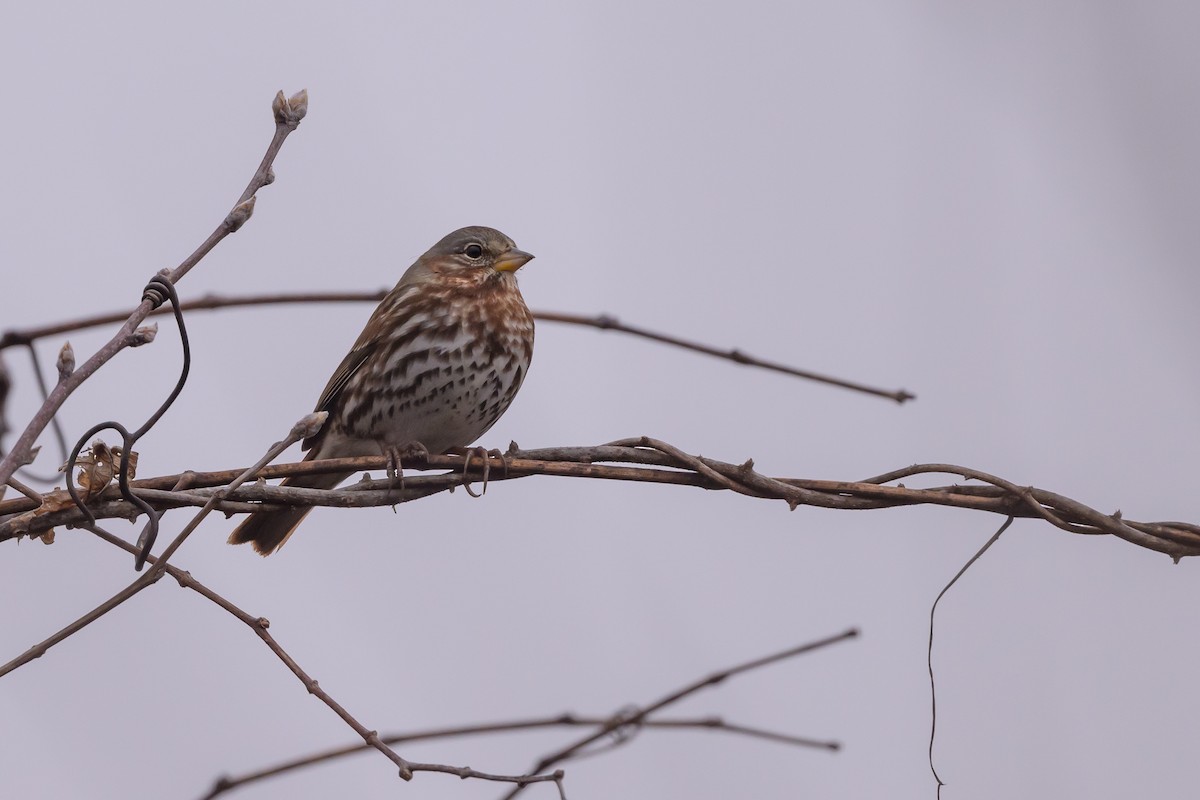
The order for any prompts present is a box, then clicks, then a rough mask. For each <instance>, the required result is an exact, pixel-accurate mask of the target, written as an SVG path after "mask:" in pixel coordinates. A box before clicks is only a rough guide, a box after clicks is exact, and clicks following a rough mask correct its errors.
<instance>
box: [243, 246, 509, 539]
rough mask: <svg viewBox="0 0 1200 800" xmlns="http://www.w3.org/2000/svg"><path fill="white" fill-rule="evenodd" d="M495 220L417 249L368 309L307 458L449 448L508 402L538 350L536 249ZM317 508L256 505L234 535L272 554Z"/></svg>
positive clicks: (315, 482)
mask: <svg viewBox="0 0 1200 800" xmlns="http://www.w3.org/2000/svg"><path fill="white" fill-rule="evenodd" d="M532 258H533V256H531V255H530V254H529V253H525V252H522V251H521V250H518V249H517V246H516V245H515V244H514V243H513V240H512V239H510V238H508V237H507V236H505V235H504V234H503V233H501V232H500V231H497V230H494V229H492V228H483V227H470V228H462V229H460V230H457V231H454V232H453V233H451V234H450V235H449V236H447V237H446V238H444V239H442V240H441V241H440V242H438V243H437V244H435V245H434V246H433V247H431V248H430V249H429V251H428V252H427V253H425V255H423V256H421V257H420V258H418V259H417V261H416V263H414V264H413V265H412V266H411V267H409V268H408V270H407V271H406V272H405V273H404V276H403V277H402V278H400V282H399V283H397V284H396V287H395V288H394V289H392V291H391V292H389V293H388V295H387V297H385V298H383V301H382V302H381V303H380V304H379V307H378V308H376V309H375V312H374V313H373V314H371V318H370V319H369V320H367V325H366V327H365V328H363V332H362V333H361V334H360V335H359V337H358V341H356V342H355V343H354V346H353V347H352V348H351V349H350V353H349V354H348V355H347V356H346V357H345V358H344V359H342V363H341V364H340V365H339V366H338V368H337V369H336V370H335V371H334V373H333V377H332V378H330V379H329V383H328V385H326V387H325V391H324V392H322V393H321V399H320V400H318V401H317V409H316V410H317V411H327V412H329V418H328V420H327V421H326V423H325V426H324V427H323V428H322V429H321V431H320V432H319V433H317V434H316V435H315V436H312V437H310V438H308V439H305V440H304V444H303V447H304V449H305V450H307V451H308V452H307V455H305V457H304V460H305V461H313V460H316V459H322V458H348V457H352V456H367V455H378V454H379V453H380V452H383V453H384V454H386V455H387V456H388V462H389V466H390V467H396V468H398V467H399V466H400V465H399V461H400V458H401V454H403V453H405V452H412V451H413V450H416V451H417V452H420V451H422V450H424V451H426V452H429V453H442V452H445V451H447V450H450V449H453V448H463V447H466V446H467V445H470V444H472V443H473V442H474V441H475V440H476V439H478V438H479V437H480V436H482V435H483V434H484V433H486V432H487V430H488V429H489V428H491V427H492V425H493V424H495V422H496V420H498V419H499V418H500V415H501V414H503V413H504V412H505V410H506V409H507V408H508V406H509V404H510V403H512V400H513V397H515V396H516V394H517V390H518V389H520V388H521V382H522V381H523V380H524V379H525V374H526V372H528V370H529V362H530V359H531V358H532V357H533V315H532V314H530V313H529V309H528V307H526V305H525V300H524V299H523V298H522V297H521V292H520V290H519V289H518V288H517V277H516V271H517V270H518V269H520V268H521V267H522V266H524V265H525V264H526V263H527V262H528V261H529V260H530V259H532ZM350 474H351V473H349V472H347V473H344V474H333V475H305V476H297V477H292V478H288V479H286V480H285V481H284V482H283V485H284V486H299V487H307V488H316V489H332V488H333V487H334V486H337V485H338V484H339V483H341V482H342V481H343V480H345V479H346V478H347V477H349V475H350ZM309 511H310V508H308V507H304V506H292V507H288V508H283V509H281V510H278V511H256V512H254V513H252V514H251V515H250V516H249V517H247V518H246V519H245V520H243V521H242V523H241V524H240V525H238V527H237V528H236V529H234V531H233V534H232V535H230V537H229V542H230V544H244V543H246V542H249V543H251V544H253V545H254V549H255V550H256V551H258V552H259V553H260V554H261V555H264V556H265V555H270V554H271V553H273V552H274V551H275V550H277V549H279V547H280V546H281V545H283V543H284V542H285V541H287V538H288V537H289V536H291V535H292V532H293V531H294V530H295V529H296V526H297V525H299V524H300V521H301V520H302V519H304V517H305V516H306V515H307V514H308V512H309Z"/></svg>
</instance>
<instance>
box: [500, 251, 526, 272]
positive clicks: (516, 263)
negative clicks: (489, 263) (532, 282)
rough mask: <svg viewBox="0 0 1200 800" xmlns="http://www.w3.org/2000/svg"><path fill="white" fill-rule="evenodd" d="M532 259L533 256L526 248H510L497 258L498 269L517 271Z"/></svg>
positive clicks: (501, 270)
mask: <svg viewBox="0 0 1200 800" xmlns="http://www.w3.org/2000/svg"><path fill="white" fill-rule="evenodd" d="M532 260H533V256H531V255H530V254H529V253H526V252H525V251H524V250H509V251H508V252H507V253H505V254H504V255H502V256H500V257H499V258H497V259H496V270H497V271H498V272H516V271H517V270H519V269H520V268H521V267H523V266H525V265H526V264H528V263H529V262H530V261H532Z"/></svg>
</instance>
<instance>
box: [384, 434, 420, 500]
mask: <svg viewBox="0 0 1200 800" xmlns="http://www.w3.org/2000/svg"><path fill="white" fill-rule="evenodd" d="M382 449H383V454H384V455H385V456H387V476H388V492H389V493H390V492H392V491H394V490H395V488H396V482H397V480H399V483H400V491H401V492H403V491H404V461H405V459H408V460H409V461H412V460H419V461H423V460H425V459H427V458H429V450H428V449H426V447H425V445H423V444H421V443H420V442H409V443H408V444H406V445H404V446H402V447H397V446H396V445H382Z"/></svg>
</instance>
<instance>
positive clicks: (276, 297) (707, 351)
mask: <svg viewBox="0 0 1200 800" xmlns="http://www.w3.org/2000/svg"><path fill="white" fill-rule="evenodd" d="M386 294H387V290H384V289H381V290H378V291H374V292H371V291H363V292H295V293H278V294H260V295H247V296H243V297H228V296H222V295H213V294H210V295H205V296H204V297H200V298H197V299H195V300H187V301H184V302H183V303H182V304H181V305H180V308H181V309H182V310H184V311H206V310H212V309H220V308H236V307H242V306H265V305H281V304H287V303H306V304H311V303H378V302H379V301H380V300H382V299H383V297H384V295H386ZM161 313H166V312H165V310H163V309H159V310H157V311H154V312H152V314H161ZM533 316H534V317H535V318H536V319H537V320H538V321H540V322H557V323H561V324H564V325H581V326H583V327H587V328H595V329H597V330H602V331H617V332H618V333H624V334H628V335H630V336H635V337H637V338H639V339H646V340H649V341H652V342H659V343H660V344H666V345H669V346H671V347H679V348H682V349H684V350H691V351H692V352H695V353H703V354H704V355H707V356H712V357H714V358H720V359H723V360H725V361H732V362H734V363H735V364H742V365H744V366H748V367H756V368H758V369H765V370H769V371H771V372H778V373H781V374H783V375H791V376H792V377H795V378H803V379H804V380H810V381H817V382H818V383H825V384H828V385H830V386H838V387H840V388H843V389H850V390H851V391H855V392H863V393H865V394H870V395H874V396H876V397H885V398H887V399H889V400H895V401H896V402H897V403H904V402H907V401H909V400H913V399H915V398H916V395H914V394H912V393H911V392H908V391H906V390H904V389H878V388H875V387H873V386H867V385H865V384H861V383H857V382H855V381H848V380H844V379H842V378H834V377H830V376H828V375H822V374H820V373H817V372H812V371H810V370H804V369H799V368H797V367H791V366H788V365H786V364H779V363H777V362H773V361H766V360H764V359H761V358H758V357H756V356H752V355H749V354H748V353H744V352H742V351H741V350H739V349H737V348H729V349H722V348H719V347H713V346H711V345H707V344H702V343H700V342H694V341H691V340H689V339H684V338H682V337H679V336H672V335H670V334H666V333H658V332H657V331H651V330H648V329H646V328H642V327H639V326H636V325H628V324H626V323H624V322H621V321H619V320H618V319H617V318H616V317H614V316H612V315H610V314H593V315H585V314H570V313H566V312H563V311H535V312H533ZM123 319H125V315H124V314H121V313H113V314H96V315H94V316H89V317H82V318H80V319H76V320H68V321H64V322H56V323H53V324H50V325H40V326H37V327H33V328H25V329H22V330H9V331H5V332H4V334H3V335H2V336H0V350H2V349H4V348H5V347H12V346H14V345H19V344H29V343H31V342H34V341H37V340H38V339H42V338H45V337H47V336H56V335H58V334H62V333H70V332H73V331H78V330H84V329H86V328H94V327H97V326H100V325H111V324H113V323H114V322H120V321H121V320H123Z"/></svg>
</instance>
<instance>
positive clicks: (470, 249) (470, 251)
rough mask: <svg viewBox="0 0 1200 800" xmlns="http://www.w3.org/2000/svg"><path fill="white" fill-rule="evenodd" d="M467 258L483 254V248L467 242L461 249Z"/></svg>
mask: <svg viewBox="0 0 1200 800" xmlns="http://www.w3.org/2000/svg"><path fill="white" fill-rule="evenodd" d="M463 252H464V253H465V254H466V256H467V258H470V259H476V258H479V257H480V256H482V255H483V248H482V247H480V246H479V245H477V244H469V245H467V246H466V248H465V249H464V250H463Z"/></svg>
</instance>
